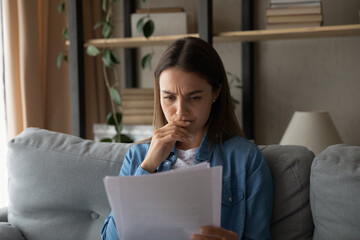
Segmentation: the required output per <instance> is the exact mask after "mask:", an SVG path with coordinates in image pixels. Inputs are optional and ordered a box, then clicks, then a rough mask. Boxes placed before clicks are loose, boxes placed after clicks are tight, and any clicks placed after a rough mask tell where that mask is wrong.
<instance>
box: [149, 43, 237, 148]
mask: <svg viewBox="0 0 360 240" xmlns="http://www.w3.org/2000/svg"><path fill="white" fill-rule="evenodd" d="M171 67H176V68H179V69H181V70H183V71H187V72H193V73H196V74H198V75H199V76H200V77H202V78H204V79H206V81H207V82H208V83H209V84H210V85H211V87H212V91H213V92H216V91H218V89H220V94H219V96H218V98H217V99H216V101H215V102H214V103H213V104H212V108H211V112H210V117H209V119H208V122H207V123H206V128H207V131H206V132H207V135H208V137H209V141H210V143H213V142H217V143H219V142H224V141H226V140H228V139H230V138H232V137H234V136H242V137H244V134H243V132H242V130H241V128H240V126H239V124H238V122H237V119H236V116H235V113H234V109H233V104H232V100H231V95H230V90H229V84H228V81H227V76H226V72H225V69H224V66H223V63H222V61H221V59H220V57H219V55H218V53H217V52H216V50H215V49H214V48H213V47H212V46H211V45H209V44H208V43H207V42H205V41H203V40H201V39H199V38H194V37H185V38H181V39H178V40H176V41H174V42H172V43H171V44H170V45H169V47H168V48H167V49H166V50H165V52H164V53H163V55H162V57H161V59H160V61H159V63H158V65H157V67H156V69H155V72H154V77H155V81H154V100H155V103H154V119H153V125H154V128H155V129H158V128H161V127H163V126H164V125H166V124H167V121H166V118H165V115H164V112H163V110H162V108H161V104H160V86H159V78H160V74H161V73H162V72H163V71H164V70H165V69H168V68H171Z"/></svg>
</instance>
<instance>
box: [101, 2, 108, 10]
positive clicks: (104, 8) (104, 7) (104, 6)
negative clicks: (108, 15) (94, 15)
mask: <svg viewBox="0 0 360 240" xmlns="http://www.w3.org/2000/svg"><path fill="white" fill-rule="evenodd" d="M106 1H107V0H102V10H103V11H104V12H106Z"/></svg>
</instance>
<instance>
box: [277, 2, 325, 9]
mask: <svg viewBox="0 0 360 240" xmlns="http://www.w3.org/2000/svg"><path fill="white" fill-rule="evenodd" d="M320 6H321V2H309V3H272V4H270V8H286V7H320Z"/></svg>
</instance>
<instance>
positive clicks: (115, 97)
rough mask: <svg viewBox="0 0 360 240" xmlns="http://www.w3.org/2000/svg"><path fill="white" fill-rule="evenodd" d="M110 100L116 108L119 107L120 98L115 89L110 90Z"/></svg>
mask: <svg viewBox="0 0 360 240" xmlns="http://www.w3.org/2000/svg"><path fill="white" fill-rule="evenodd" d="M110 96H111V99H112V100H113V101H114V102H115V104H116V106H121V97H120V94H119V92H118V91H117V90H116V89H115V88H113V87H112V88H110Z"/></svg>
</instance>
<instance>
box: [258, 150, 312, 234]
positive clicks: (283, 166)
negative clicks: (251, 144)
mask: <svg viewBox="0 0 360 240" xmlns="http://www.w3.org/2000/svg"><path fill="white" fill-rule="evenodd" d="M260 149H261V150H262V153H263V155H264V158H265V160H266V161H267V163H268V165H269V168H270V171H271V174H272V176H273V180H274V207H273V213H272V220H271V237H272V239H273V240H276V239H279V240H283V239H286V240H291V239H311V238H312V235H313V231H314V225H313V222H312V216H311V210H310V202H309V187H310V186H309V185H310V183H309V177H310V168H311V163H312V161H313V159H314V153H312V152H311V151H310V150H308V149H307V148H305V147H301V146H280V145H270V146H260Z"/></svg>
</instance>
